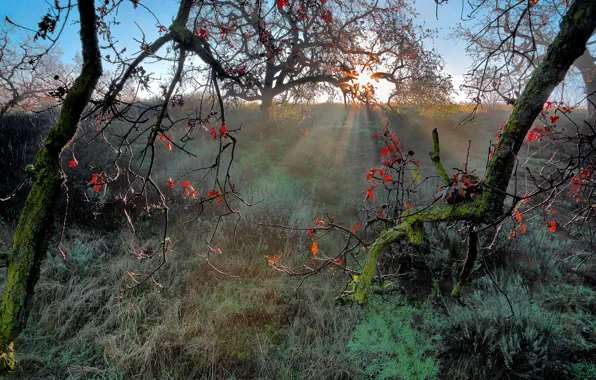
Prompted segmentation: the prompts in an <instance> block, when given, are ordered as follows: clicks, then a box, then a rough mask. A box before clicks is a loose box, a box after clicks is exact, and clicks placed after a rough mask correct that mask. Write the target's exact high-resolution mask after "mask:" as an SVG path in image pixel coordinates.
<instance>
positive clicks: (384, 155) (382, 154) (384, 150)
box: [381, 147, 389, 157]
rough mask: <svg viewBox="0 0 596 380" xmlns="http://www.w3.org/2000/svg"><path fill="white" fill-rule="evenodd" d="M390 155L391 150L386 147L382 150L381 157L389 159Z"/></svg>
mask: <svg viewBox="0 0 596 380" xmlns="http://www.w3.org/2000/svg"><path fill="white" fill-rule="evenodd" d="M388 155H389V148H387V147H384V148H383V149H381V157H387V156H388Z"/></svg>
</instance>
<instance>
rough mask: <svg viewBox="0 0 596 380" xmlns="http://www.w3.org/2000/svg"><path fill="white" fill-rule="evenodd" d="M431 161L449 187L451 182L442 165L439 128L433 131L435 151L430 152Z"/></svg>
mask: <svg viewBox="0 0 596 380" xmlns="http://www.w3.org/2000/svg"><path fill="white" fill-rule="evenodd" d="M430 159H431V160H432V161H433V163H434V164H435V168H436V169H437V173H438V174H439V177H441V181H443V184H444V185H445V186H449V184H450V183H451V181H450V180H449V176H448V175H447V172H446V171H445V168H444V167H443V164H442V163H441V145H440V144H439V132H438V131H437V128H435V129H433V150H432V152H430Z"/></svg>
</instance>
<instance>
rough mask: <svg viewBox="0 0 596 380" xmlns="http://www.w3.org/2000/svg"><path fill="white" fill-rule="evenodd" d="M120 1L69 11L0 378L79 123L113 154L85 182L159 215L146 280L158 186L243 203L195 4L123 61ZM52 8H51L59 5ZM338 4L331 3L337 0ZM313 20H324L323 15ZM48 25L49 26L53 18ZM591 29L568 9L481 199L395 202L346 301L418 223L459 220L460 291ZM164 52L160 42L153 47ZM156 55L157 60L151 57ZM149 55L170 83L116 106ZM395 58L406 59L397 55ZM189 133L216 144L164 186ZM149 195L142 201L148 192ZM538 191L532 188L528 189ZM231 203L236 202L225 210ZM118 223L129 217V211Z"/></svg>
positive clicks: (416, 233)
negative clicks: (57, 110)
mask: <svg viewBox="0 0 596 380" xmlns="http://www.w3.org/2000/svg"><path fill="white" fill-rule="evenodd" d="M122 4H123V2H114V3H112V4H106V3H104V5H103V6H100V7H98V8H96V7H95V4H94V1H93V0H81V1H80V2H79V3H78V4H77V7H78V10H79V18H80V20H79V21H80V25H81V41H82V53H83V54H82V56H83V66H82V71H81V74H80V75H79V76H78V78H77V79H76V80H75V82H74V84H73V85H72V86H70V87H69V88H67V89H65V95H64V97H63V100H62V104H61V115H60V119H59V121H58V123H57V124H56V126H55V127H54V128H52V130H51V131H50V133H49V135H48V138H47V140H46V142H45V145H44V147H43V148H42V149H41V151H40V152H39V154H38V156H37V159H36V163H35V165H32V166H30V167H29V168H28V170H27V173H26V174H27V175H28V177H29V179H30V180H31V181H32V183H33V185H32V189H31V192H30V194H29V196H28V198H27V202H26V205H25V207H24V209H23V211H22V213H21V216H20V220H19V224H18V226H17V230H16V233H15V235H14V239H13V245H12V247H11V250H10V251H9V252H8V253H6V254H4V255H3V256H2V258H3V259H4V261H6V263H7V266H8V282H7V285H6V289H5V291H4V295H3V300H2V304H1V305H0V310H1V311H2V321H0V349H1V352H0V370H1V371H2V372H3V373H6V372H8V371H10V370H11V369H12V368H14V365H15V360H14V340H15V339H16V337H17V336H18V334H19V332H20V331H21V330H22V329H23V328H24V326H25V323H26V320H27V316H28V311H29V310H30V308H31V306H32V295H33V290H34V287H35V283H36V281H37V278H38V276H39V269H40V265H41V262H42V259H43V257H44V256H45V246H46V244H47V235H48V232H49V230H50V228H51V226H52V219H53V218H52V216H53V207H54V205H55V204H56V202H57V199H58V195H59V191H60V187H61V185H62V183H63V181H64V177H63V172H62V171H61V170H60V154H61V153H62V152H63V151H64V149H65V147H67V145H68V144H69V143H71V141H72V139H73V137H74V136H75V133H76V132H77V128H79V127H78V126H79V121H80V119H81V118H87V117H90V118H92V119H94V120H95V124H94V125H93V128H92V129H91V130H95V133H96V137H94V138H92V140H91V141H96V140H97V139H99V138H103V139H104V140H105V141H107V142H108V144H107V145H108V146H109V147H110V148H112V149H111V151H112V152H113V155H112V157H110V158H109V159H107V162H106V163H104V164H103V165H97V166H94V167H93V172H91V173H89V174H91V175H90V180H89V183H88V185H87V186H88V187H89V188H90V189H91V190H92V191H94V192H97V193H98V192H101V191H104V192H105V190H106V188H107V187H108V186H111V187H113V188H114V189H115V190H117V191H119V194H118V195H117V197H118V200H120V201H122V203H123V204H124V209H125V210H127V206H130V204H131V203H132V202H133V201H135V200H143V199H145V202H146V203H145V205H144V206H143V209H144V212H146V213H147V214H151V213H155V212H159V213H160V214H162V215H163V217H164V222H165V223H164V225H165V229H164V233H163V235H162V239H161V243H160V246H159V247H158V249H156V250H155V252H156V253H159V254H158V255H157V254H156V257H159V258H161V262H160V263H159V264H158V265H157V266H156V267H155V269H154V271H153V272H152V273H149V274H148V275H147V276H146V277H145V280H147V279H150V278H152V275H153V273H155V271H157V270H159V268H160V267H161V266H162V265H164V263H165V262H166V254H167V253H168V251H169V239H168V235H167V225H168V210H169V207H168V202H167V197H166V195H165V191H164V190H167V191H169V190H171V189H179V190H181V191H182V194H183V196H185V197H186V198H187V199H188V200H189V201H192V202H193V204H192V205H191V206H192V207H196V209H197V214H200V212H201V211H202V210H203V209H204V207H205V206H207V205H211V204H213V205H214V206H215V207H217V205H219V206H221V209H219V210H221V211H219V212H218V213H217V215H218V217H223V216H225V215H235V214H238V212H237V210H236V209H235V205H236V204H237V203H238V202H242V198H241V196H240V193H239V192H238V189H237V188H236V186H235V185H234V184H233V183H232V182H231V177H230V170H229V168H230V165H231V164H232V161H233V159H234V148H235V143H236V137H235V135H236V133H237V132H238V131H237V130H236V129H233V128H229V126H227V125H226V119H225V112H224V111H225V108H224V103H223V95H222V91H221V89H220V83H221V82H222V81H223V82H226V83H229V81H235V82H236V83H238V82H239V83H243V80H245V78H242V77H243V75H241V73H238V72H237V71H236V72H232V70H231V68H230V67H226V66H224V65H223V64H222V62H220V60H219V59H218V58H217V56H216V55H215V54H214V53H213V49H212V47H211V46H210V45H209V43H208V39H209V35H208V34H207V35H204V33H201V30H200V29H199V30H198V33H197V34H195V33H194V30H192V29H189V28H188V27H187V25H188V24H189V20H190V14H191V11H193V9H198V10H201V9H204V8H203V6H204V4H205V3H202V2H201V3H197V4H195V3H194V2H193V1H192V0H182V1H181V3H180V7H179V9H178V12H177V15H176V17H175V19H174V21H173V22H172V24H171V25H170V26H169V28H166V27H165V26H163V25H161V24H158V25H157V28H158V30H159V31H160V33H161V36H160V37H158V38H157V39H155V41H153V42H151V43H149V42H147V41H145V40H142V41H141V42H140V46H139V47H140V49H139V50H138V52H137V53H134V54H133V56H126V55H125V54H124V53H125V51H126V49H122V48H120V46H118V44H117V41H115V39H114V37H113V36H112V35H111V33H110V26H111V25H112V23H114V22H116V21H115V20H112V19H111V18H110V17H108V16H111V15H113V14H115V13H116V12H117V11H118V9H119V7H120V6H122ZM132 4H133V6H135V8H136V7H139V8H140V7H142V4H140V3H139V2H136V1H132ZM310 5H312V7H313V10H310V11H309V12H316V10H317V9H318V12H320V11H321V10H320V8H319V5H318V3H317V4H310ZM55 6H56V7H58V8H59V5H58V4H56V5H55ZM69 6H70V5H69ZM286 6H287V5H286V4H285V3H283V4H281V7H279V6H278V7H277V8H274V9H273V10H275V9H279V8H281V9H284V7H286ZM337 6H340V5H339V3H337ZM309 14H312V13H309ZM321 14H323V13H321ZM323 16H324V17H326V18H329V17H328V16H327V14H326V13H324V14H323ZM44 19H45V18H44ZM51 20H55V21H56V22H57V21H58V18H53V19H51ZM46 21H47V20H46ZM63 21H64V20H63ZM323 21H325V22H327V21H326V20H323ZM52 24H53V22H46V23H40V32H41V33H43V31H44V30H45V31H47V29H48V25H49V26H51V25H52ZM193 26H194V25H193ZM595 27H596V4H592V3H591V2H590V1H589V0H577V1H576V2H575V3H574V4H573V5H572V6H571V7H570V8H569V10H568V11H567V14H566V15H565V17H564V18H563V21H562V24H561V30H560V32H559V34H558V36H557V38H556V39H555V42H554V43H553V44H552V46H551V47H550V48H549V50H548V52H547V54H546V56H545V58H544V60H543V62H542V63H541V64H540V66H539V67H538V69H537V70H536V71H535V72H534V74H533V75H532V78H531V79H530V81H529V83H528V85H527V86H526V88H525V90H524V91H523V93H522V94H521V96H520V98H519V99H518V100H517V102H516V106H515V107H514V110H513V112H512V114H511V116H510V118H509V121H508V123H507V124H506V125H505V126H504V128H503V132H502V134H501V137H500V139H499V142H498V144H497V145H496V147H495V149H494V153H493V155H492V159H491V160H490V162H489V165H488V171H487V176H486V179H485V181H484V182H483V185H482V195H481V196H479V197H478V198H472V199H468V197H467V195H466V196H463V198H464V199H463V200H465V201H466V202H455V201H453V202H451V203H453V204H454V205H451V206H432V205H431V206H430V207H419V208H406V207H405V205H402V206H401V207H400V208H399V209H398V210H397V211H398V212H401V210H405V211H403V212H401V215H399V217H398V218H397V219H396V220H397V221H398V224H397V225H396V226H395V227H392V228H389V229H387V230H386V231H384V232H383V233H382V234H381V236H380V237H379V238H378V239H377V241H376V242H375V243H374V244H373V245H372V247H371V248H370V250H369V253H368V256H367V260H366V263H365V266H364V269H363V272H362V274H361V276H360V279H359V280H358V281H357V282H356V289H355V292H354V294H353V296H354V298H355V299H356V300H357V301H359V302H361V303H366V300H367V297H368V295H369V294H370V292H371V288H372V286H371V283H372V277H373V275H374V271H375V268H376V261H377V259H378V257H379V255H380V252H381V251H382V249H383V248H384V247H386V246H387V245H388V244H390V243H391V242H394V241H397V240H407V241H409V242H410V243H412V244H413V245H414V246H419V245H420V244H421V242H422V239H423V237H424V224H425V223H438V222H444V221H450V220H462V221H465V222H468V223H470V226H469V234H470V239H469V240H470V251H469V254H468V259H467V261H466V264H465V265H464V271H462V275H461V277H460V283H459V284H458V286H457V287H456V289H454V295H455V296H457V295H459V293H460V292H461V288H462V286H463V285H464V284H465V282H466V281H467V279H468V276H469V271H470V268H471V264H473V262H474V259H475V255H476V252H477V245H476V243H475V242H477V241H478V240H477V235H478V233H479V231H480V230H481V229H482V228H483V227H482V225H491V224H494V223H497V222H498V221H499V220H500V219H501V218H503V216H504V215H507V213H506V212H503V207H504V201H505V198H506V197H507V196H508V193H507V187H508V184H509V181H510V178H511V175H512V172H513V170H514V166H515V154H516V153H517V152H518V151H519V149H520V146H521V144H522V142H523V141H524V139H525V137H526V134H527V133H528V131H529V130H530V128H531V126H532V123H533V122H534V120H535V118H536V116H537V115H539V114H540V112H541V111H542V110H543V105H544V103H545V102H546V100H547V99H548V96H549V94H550V93H551V92H552V90H553V88H554V87H555V86H556V85H557V84H558V83H560V81H561V80H562V79H563V77H564V75H565V73H566V72H567V70H568V69H569V67H570V66H571V64H572V63H573V61H574V60H575V59H576V58H577V57H579V56H580V55H581V54H582V52H583V50H584V49H585V44H586V42H587V41H588V39H589V37H590V35H591V34H592V33H593V31H594V28H595ZM98 34H101V35H102V37H103V38H105V41H104V44H102V45H103V46H105V48H106V49H108V50H109V51H110V54H109V55H110V57H108V55H107V54H106V55H104V59H106V60H109V61H110V62H111V63H113V64H116V65H117V70H116V71H115V73H114V76H113V77H112V78H111V82H110V84H109V86H108V87H107V88H106V89H99V90H98V89H97V87H96V86H97V83H98V81H99V79H100V76H101V72H102V69H101V61H100V57H101V54H100V48H99V46H98V37H97V35H98ZM202 34H203V35H202ZM164 46H167V47H166V48H165V49H163V48H164ZM162 49H163V50H162ZM130 50H132V49H130ZM161 52H163V55H160V54H161ZM158 53H159V54H158ZM148 58H151V59H157V60H166V59H167V60H168V61H169V62H171V65H172V68H173V73H172V75H171V76H170V77H169V80H168V82H166V83H165V84H162V87H161V90H162V93H161V96H159V98H158V101H157V102H151V103H148V102H144V101H140V100H137V99H136V98H134V97H133V100H127V99H124V98H123V97H122V96H121V92H122V90H123V89H124V88H125V86H126V85H127V83H129V81H133V83H135V84H137V86H138V88H141V87H149V84H150V83H151V80H152V79H151V75H150V74H149V73H148V72H147V70H146V69H145V68H144V67H143V66H142V64H143V65H144V64H145V63H146V62H147V61H146V60H147V59H148ZM194 58H197V59H198V60H200V61H201V62H202V63H201V65H204V66H203V67H202V68H196V67H195V66H194V65H193V64H191V63H192V60H193V59H194ZM403 59H404V60H406V59H407V58H406V57H403ZM204 67H206V68H207V69H205V68H204ZM205 70H206V71H207V72H209V80H207V81H205V82H203V83H200V82H197V83H196V85H197V86H200V87H202V88H203V89H205V90H208V91H209V92H208V94H207V96H205V97H204V99H206V100H207V101H208V102H209V103H210V104H209V105H208V106H206V107H202V106H201V107H198V108H197V109H195V110H194V111H193V112H187V113H184V112H176V111H178V108H177V107H180V105H181V104H183V103H184V96H185V95H186V93H185V92H184V91H183V89H184V86H185V82H184V79H185V78H186V77H187V76H188V75H190V74H193V73H195V72H197V71H200V72H205ZM379 75H381V74H379ZM280 83H284V82H280ZM94 89H96V94H95V95H93V91H94ZM117 121H119V122H122V123H123V125H124V127H122V128H121V129H118V130H114V131H113V133H107V132H106V131H108V128H110V127H114V126H115V123H116V122H117ZM215 123H217V127H216V126H215V125H213V124H215ZM179 126H182V128H179V129H178V130H177V129H176V128H177V127H179ZM180 130H182V131H183V132H182V133H180V135H179V136H173V134H174V132H176V133H179V131H180ZM197 130H199V131H200V130H203V131H205V132H207V133H209V134H210V135H211V136H212V137H213V139H212V141H213V142H214V145H215V148H214V149H213V151H214V157H213V161H212V162H208V163H206V164H203V163H201V165H199V167H198V168H197V169H194V170H192V171H189V172H186V173H183V174H182V175H180V176H179V177H178V178H174V179H172V178H170V179H168V180H167V181H166V180H164V181H163V182H162V181H157V180H156V179H155V178H154V177H153V176H152V170H153V167H154V165H155V164H156V162H159V161H161V160H163V161H167V156H165V155H166V154H167V151H169V150H170V149H180V150H182V151H184V152H186V153H187V154H188V155H190V156H192V152H190V151H189V150H188V149H187V148H186V144H187V143H189V142H190V141H191V140H192V139H193V136H194V134H193V133H194V132H195V131H197ZM394 137H395V136H393V135H391V134H389V133H388V134H387V135H385V136H384V138H385V139H386V141H387V144H388V146H387V147H386V148H385V149H386V150H382V151H381V155H382V156H383V157H390V158H391V162H389V165H391V167H393V166H394V165H398V166H399V165H402V163H403V162H404V161H405V160H403V159H401V161H399V162H398V157H397V154H398V152H399V154H406V155H408V156H410V154H409V153H405V152H401V151H400V150H399V149H398V147H397V143H395V142H394V141H393V139H394ZM434 138H435V151H434V152H433V157H432V158H433V162H434V163H435V165H436V167H437V169H438V171H439V174H440V176H441V178H442V180H443V182H444V184H445V186H447V187H451V186H454V185H457V184H456V183H452V181H451V180H450V179H449V177H448V176H447V174H446V172H445V170H444V168H443V167H442V165H441V163H440V149H439V141H438V135H435V136H434ZM591 138H592V140H590V141H589V142H588V141H586V143H588V144H591V142H592V141H593V140H594V137H593V136H591ZM137 141H143V142H144V143H142V144H139V145H141V147H140V148H139V146H135V145H134V144H135V142H137ZM145 141H146V143H145ZM389 144H393V145H389ZM160 148H161V150H160ZM108 151H109V150H108ZM224 153H226V154H229V156H227V159H226V157H224ZM133 157H135V158H136V157H139V159H138V160H136V161H135V160H132V158H133ZM164 157H166V158H164ZM394 157H395V159H394ZM407 162H408V163H409V162H412V160H411V159H410V158H408V160H407ZM69 166H70V167H71V168H73V169H74V168H76V167H77V162H76V159H75V158H74V153H73V159H72V160H70V162H69ZM402 167H403V165H402ZM192 173H200V177H199V178H197V179H196V182H195V183H191V182H190V180H191V179H192V178H191V177H190V176H191V174H192ZM384 174H385V173H384ZM568 176H569V173H568V172H565V173H562V174H561V177H562V180H567V179H568ZM123 177H124V181H125V184H124V186H122V188H120V189H118V188H117V186H116V185H117V181H118V180H119V179H121V178H123ZM460 178H461V182H464V179H465V178H468V181H470V180H474V179H473V178H471V177H469V176H467V177H466V176H465V175H463V176H458V177H457V179H458V180H459V179H460ZM373 180H377V181H378V180H381V181H383V182H391V181H392V179H391V178H388V176H387V175H383V176H381V177H379V171H378V169H377V170H375V171H373V173H372V174H371V181H373ZM197 183H198V184H200V185H201V189H205V190H206V191H205V190H203V191H202V192H199V191H198V189H199V188H198V186H197V187H196V189H195V188H193V187H192V185H196V184H197ZM468 185H470V183H468ZM471 188H474V189H476V188H477V186H476V185H473V186H472V187H471ZM149 191H151V194H148V193H149ZM541 191H543V190H541V189H539V190H538V191H537V192H541ZM532 195H533V194H532ZM367 196H368V197H369V198H373V197H374V187H373V184H371V188H370V189H369V191H368V192H367ZM530 196H531V195H530ZM229 198H232V199H234V202H235V203H234V202H232V201H231V200H230V199H229ZM513 198H514V200H515V201H516V202H517V201H519V200H522V199H524V197H519V196H518V195H517V194H515V195H514V196H513ZM460 200H461V199H460ZM514 203H515V202H514ZM125 212H126V211H125ZM127 216H129V215H128V214H127ZM128 219H129V222H130V224H131V228H133V229H134V223H133V222H132V220H131V219H132V218H130V216H129V218H128ZM317 225H319V226H320V224H319V221H317ZM354 230H357V228H356V226H354V227H353V228H352V230H351V231H350V232H351V233H353V231H354ZM312 250H313V253H314V252H316V245H313V248H312ZM141 282H142V281H141Z"/></svg>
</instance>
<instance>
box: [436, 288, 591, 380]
mask: <svg viewBox="0 0 596 380" xmlns="http://www.w3.org/2000/svg"><path fill="white" fill-rule="evenodd" d="M503 282H505V281H503ZM489 285H490V284H489V281H488V279H486V278H482V279H480V280H479V281H478V287H479V288H480V289H479V290H477V291H476V292H475V293H474V294H473V295H472V296H471V297H470V300H469V304H468V306H467V307H459V308H457V309H455V310H454V311H453V312H452V314H451V317H450V318H449V319H448V320H447V321H446V323H445V325H444V328H443V333H444V340H443V350H442V357H443V358H444V359H445V362H446V363H449V367H448V368H446V376H447V378H458V379H465V378H469V379H479V378H487V377H489V376H490V377H494V378H509V379H524V378H554V377H561V378H568V377H569V376H570V372H571V365H572V361H573V358H574V356H577V355H578V354H580V353H581V352H586V350H589V349H590V345H589V344H587V343H586V342H585V340H584V339H583V337H582V334H581V329H578V326H577V324H575V323H568V322H569V321H568V318H567V316H566V315H564V314H559V313H557V312H553V311H550V310H548V309H546V308H544V307H542V306H541V305H540V302H539V301H540V299H543V298H544V297H545V295H546V294H549V293H550V292H549V291H544V292H540V293H536V294H535V295H534V296H532V295H531V294H530V292H529V290H528V288H527V287H525V286H523V285H522V281H521V278H520V277H516V278H514V279H512V280H509V281H507V282H506V284H505V285H501V286H500V287H501V289H503V290H504V292H505V294H507V295H508V296H509V300H510V301H511V307H512V308H513V312H514V314H512V313H511V308H510V306H509V304H508V302H507V299H506V298H505V296H504V295H503V294H501V293H500V292H498V291H497V290H495V289H494V287H492V286H489ZM491 288H492V289H491ZM584 321H586V319H583V320H581V321H580V322H582V323H583V322H584Z"/></svg>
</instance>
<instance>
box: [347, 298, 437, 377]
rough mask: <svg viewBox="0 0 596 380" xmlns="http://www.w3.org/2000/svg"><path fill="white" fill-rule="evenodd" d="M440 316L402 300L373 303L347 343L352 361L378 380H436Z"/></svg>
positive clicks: (426, 308)
mask: <svg viewBox="0 0 596 380" xmlns="http://www.w3.org/2000/svg"><path fill="white" fill-rule="evenodd" d="M437 327H438V316H437V315H436V314H435V313H434V312H433V311H432V310H430V309H429V308H428V307H426V306H421V308H416V307H413V306H411V305H408V304H407V303H406V302H405V301H404V300H403V299H402V300H399V299H398V300H397V302H396V300H393V299H392V300H391V301H390V302H385V301H383V300H381V299H380V298H376V299H373V300H371V303H370V305H369V306H368V308H367V310H366V315H365V317H364V319H363V320H362V321H361V322H360V323H359V324H358V325H357V326H356V330H355V331H354V335H353V337H352V340H351V342H350V343H349V344H348V349H349V356H350V358H351V360H352V361H353V362H354V363H355V365H357V366H358V367H360V368H361V369H362V370H363V372H364V374H366V376H368V377H371V378H375V379H396V378H399V379H434V378H436V377H437V375H438V373H439V366H438V364H437V362H436V354H437V352H438V343H439V341H440V336H439V334H438V333H437Z"/></svg>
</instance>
